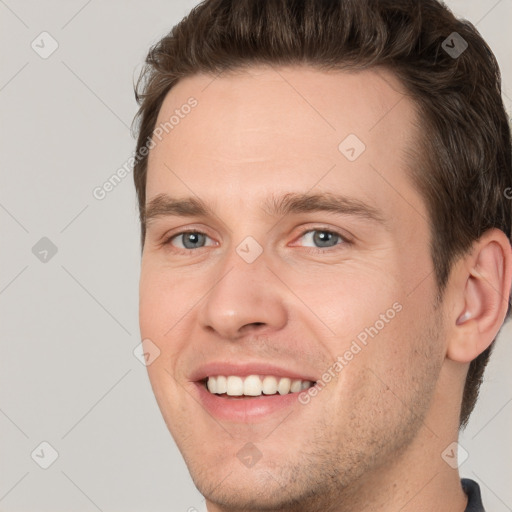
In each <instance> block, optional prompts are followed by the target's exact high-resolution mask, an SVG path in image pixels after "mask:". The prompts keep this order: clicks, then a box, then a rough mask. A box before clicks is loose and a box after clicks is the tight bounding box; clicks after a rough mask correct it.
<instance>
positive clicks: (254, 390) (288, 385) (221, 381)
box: [202, 375, 315, 398]
mask: <svg viewBox="0 0 512 512" xmlns="http://www.w3.org/2000/svg"><path fill="white" fill-rule="evenodd" d="M202 383H203V385H204V387H205V388H206V389H207V390H208V391H209V392H210V393H211V394H212V395H218V396H221V397H225V398H257V397H261V396H263V395H266V396H272V395H288V394H292V393H299V392H300V391H303V390H305V389H308V388H310V387H311V386H313V385H314V384H315V383H314V382H312V381H310V380H301V379H290V378H288V377H275V376H273V375H248V376H247V377H240V376H238V375H227V376H226V375H215V376H210V377H206V378H205V379H203V380H202Z"/></svg>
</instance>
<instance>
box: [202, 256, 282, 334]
mask: <svg viewBox="0 0 512 512" xmlns="http://www.w3.org/2000/svg"><path fill="white" fill-rule="evenodd" d="M217 270H218V269H217ZM218 276H219V277H217V278H216V279H215V281H214V284H213V287H212V289H211V291H210V292H209V293H208V294H207V296H206V297H205V299H204V300H203V301H201V304H200V311H199V313H198V314H199V322H200V324H201V326H202V327H203V329H206V330H210V331H214V332H215V333H217V334H218V336H219V337H222V338H223V339H229V340H233V341H234V340H237V339H239V338H242V337H243V336H247V335H248V334H253V333H254V334H260V333H263V332H269V331H274V330H279V329H282V328H283V327H284V326H285V325H286V322H287V313H286V307H285V302H284V300H283V299H284V294H285V288H284V285H283V283H282V282H281V281H280V280H279V279H277V278H276V276H275V274H274V273H273V271H272V270H271V269H270V268H269V267H268V266H267V263H266V258H265V257H264V253H263V254H262V255H260V257H259V258H257V259H256V261H253V262H252V263H247V262H246V261H244V260H243V259H242V258H241V257H240V256H239V255H238V254H237V253H236V252H235V251H233V254H232V255H230V257H229V259H227V260H226V261H225V265H224V266H223V269H222V273H221V274H218Z"/></svg>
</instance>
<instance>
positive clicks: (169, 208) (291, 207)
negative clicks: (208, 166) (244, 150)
mask: <svg viewBox="0 0 512 512" xmlns="http://www.w3.org/2000/svg"><path fill="white" fill-rule="evenodd" d="M261 208H262V210H263V211H264V212H265V213H266V214H267V215H269V216H274V217H284V216H286V215H290V214H294V213H295V214H297V213H312V212H332V213H336V214H340V215H352V216H356V217H360V218H362V219H366V220H370V221H374V222H377V223H380V224H385V216H384V215H383V213H382V211H381V210H379V209H378V208H375V207H373V206H371V205H369V204H366V203H364V202H363V201H360V200H359V199H356V198H352V197H348V196H344V195H339V194H334V193H331V192H322V193H316V194H312V193H297V192H290V193H287V194H284V195H282V196H279V197H276V196H275V195H270V196H269V197H268V198H267V199H266V200H265V201H264V202H263V204H262V205H261ZM168 216H176V217H216V216H217V215H216V214H215V212H214V211H213V207H212V205H211V204H210V203H208V202H206V201H203V200H201V199H199V198H197V197H185V198H180V199H178V198H173V197H171V196H169V195H168V194H159V195H157V196H155V197H154V198H153V199H151V200H150V201H149V202H148V203H147V204H146V207H145V212H144V223H145V225H147V224H149V223H150V222H151V221H152V220H154V219H156V218H158V217H168Z"/></svg>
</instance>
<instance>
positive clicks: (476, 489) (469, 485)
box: [461, 478, 485, 512]
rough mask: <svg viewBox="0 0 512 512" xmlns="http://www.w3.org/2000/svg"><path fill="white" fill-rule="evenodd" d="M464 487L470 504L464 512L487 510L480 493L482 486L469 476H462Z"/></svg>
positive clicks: (482, 511) (483, 511)
mask: <svg viewBox="0 0 512 512" xmlns="http://www.w3.org/2000/svg"><path fill="white" fill-rule="evenodd" d="M461 483H462V489H463V490H464V492H465V493H466V494H467V495H468V506H467V507H466V510H465V511H464V512H485V509H484V506H483V505H482V496H481V495H480V486H479V485H478V484H477V483H476V482H475V481H474V480H470V479H469V478H462V479H461Z"/></svg>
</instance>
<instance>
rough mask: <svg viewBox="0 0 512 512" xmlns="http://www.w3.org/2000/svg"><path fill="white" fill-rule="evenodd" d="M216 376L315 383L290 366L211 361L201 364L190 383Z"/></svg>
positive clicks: (309, 376) (313, 378)
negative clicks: (257, 377) (295, 380)
mask: <svg viewBox="0 0 512 512" xmlns="http://www.w3.org/2000/svg"><path fill="white" fill-rule="evenodd" d="M216 375H224V376H228V375H238V376H239V377H247V376H249V375H273V376H275V377H288V378H290V379H292V380H293V379H300V380H308V381H312V382H316V380H317V379H316V378H315V377H313V376H312V375H311V374H310V373H307V372H305V371H301V370H296V369H294V368H293V367H292V366H291V365H290V366H276V365H273V364H269V363H265V362H245V363H243V362H240V361H238V362H237V363H229V362H227V361H212V362H210V363H206V364H202V365H201V366H200V367H198V368H196V369H195V370H194V371H193V372H192V373H191V375H190V380H191V381H201V380H204V379H206V378H207V377H212V376H216Z"/></svg>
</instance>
